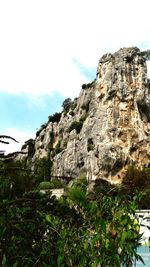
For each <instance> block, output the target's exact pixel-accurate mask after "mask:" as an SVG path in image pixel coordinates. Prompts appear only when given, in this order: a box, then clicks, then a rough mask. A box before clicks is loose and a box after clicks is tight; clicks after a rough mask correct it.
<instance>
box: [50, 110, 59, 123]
mask: <svg viewBox="0 0 150 267" xmlns="http://www.w3.org/2000/svg"><path fill="white" fill-rule="evenodd" d="M60 118H61V112H56V113H54V114H53V115H51V116H49V117H48V122H53V123H54V122H59V121H60Z"/></svg>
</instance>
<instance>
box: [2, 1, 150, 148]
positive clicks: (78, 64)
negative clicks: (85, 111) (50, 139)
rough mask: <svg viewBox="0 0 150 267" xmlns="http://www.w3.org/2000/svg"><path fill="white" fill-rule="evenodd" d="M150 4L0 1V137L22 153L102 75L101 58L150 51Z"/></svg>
mask: <svg viewBox="0 0 150 267" xmlns="http://www.w3.org/2000/svg"><path fill="white" fill-rule="evenodd" d="M149 6H150V2H149V0H13V1H12V0H5V1H4V0H0V127H1V132H0V134H8V135H11V136H12V137H14V138H16V139H17V140H18V141H19V143H18V144H17V145H16V144H15V143H13V142H11V144H10V145H8V146H7V147H6V145H5V146H2V145H1V144H0V150H1V149H5V150H6V151H9V152H12V151H13V150H19V149H20V146H21V145H22V144H23V143H24V141H25V140H28V139H29V138H34V136H35V133H36V130H37V129H38V128H40V125H41V124H43V123H45V122H46V121H47V118H48V116H49V115H52V114H54V113H55V112H58V111H61V105H62V102H63V101H64V99H66V98H68V97H70V98H72V99H73V98H74V97H77V96H78V95H79V92H80V90H81V86H82V84H83V83H86V82H90V81H92V80H93V79H94V78H95V77H96V69H97V65H98V61H99V59H100V57H101V56H102V55H103V54H104V53H109V52H112V53H113V52H115V51H117V50H118V49H120V48H121V47H129V46H138V47H139V48H140V49H141V50H146V49H150V20H149Z"/></svg>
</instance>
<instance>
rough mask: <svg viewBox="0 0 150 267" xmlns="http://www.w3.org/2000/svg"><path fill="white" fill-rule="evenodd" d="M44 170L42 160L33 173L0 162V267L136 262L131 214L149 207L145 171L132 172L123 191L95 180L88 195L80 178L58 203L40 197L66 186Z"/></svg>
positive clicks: (135, 229)
mask: <svg viewBox="0 0 150 267" xmlns="http://www.w3.org/2000/svg"><path fill="white" fill-rule="evenodd" d="M40 164H41V165H40ZM48 170H49V163H48V162H47V161H45V160H43V161H41V162H39V163H37V168H35V171H33V172H31V171H29V170H27V169H25V168H24V164H23V163H20V162H13V161H11V160H10V161H8V162H5V161H3V160H1V162H0V195H1V202H0V214H1V216H0V266H3V267H20V266H23V267H30V266H31V267H33V266H35V267H37V266H38V267H41V266H43V267H56V266H58V267H67V266H68V267H75V266H79V267H88V266H89V267H98V266H101V267H110V266H111V267H117V266H118V267H120V266H128V267H131V266H132V263H133V260H134V259H135V258H136V259H138V258H140V256H138V255H137V247H138V246H139V245H140V238H141V235H140V234H139V224H138V220H136V216H135V211H136V209H137V208H139V207H144V208H146V207H150V192H149V185H150V172H149V169H146V170H137V169H136V168H134V167H130V168H129V169H128V171H127V173H126V175H125V177H124V179H123V184H122V186H114V185H111V184H109V183H108V182H106V181H103V180H99V181H97V182H96V184H95V187H94V189H93V191H91V192H88V191H87V188H88V187H87V181H86V179H85V178H84V177H81V178H80V179H79V178H78V179H77V180H76V181H74V182H73V184H72V186H70V187H68V188H67V189H66V191H65V195H64V196H62V197H61V198H60V199H56V198H55V197H52V196H51V193H50V192H49V193H45V194H43V193H41V192H40V188H45V186H47V183H48V186H49V188H53V187H55V186H56V187H57V188H58V187H59V186H64V184H63V183H60V181H59V182H58V181H56V180H53V181H52V180H51V179H50V177H49V180H48V179H46V177H47V176H46V175H47V174H46V172H48ZM44 177H45V178H44ZM44 183H45V184H44ZM131 185H132V186H131ZM121 264H122V265H121Z"/></svg>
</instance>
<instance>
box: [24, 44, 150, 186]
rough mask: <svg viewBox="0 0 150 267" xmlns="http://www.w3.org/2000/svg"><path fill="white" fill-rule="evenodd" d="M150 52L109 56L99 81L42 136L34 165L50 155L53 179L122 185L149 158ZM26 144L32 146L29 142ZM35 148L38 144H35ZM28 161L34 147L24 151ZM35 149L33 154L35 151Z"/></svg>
mask: <svg viewBox="0 0 150 267" xmlns="http://www.w3.org/2000/svg"><path fill="white" fill-rule="evenodd" d="M149 58H150V51H145V52H141V51H140V50H139V49H138V48H136V47H131V48H122V49H120V50H119V51H118V52H116V53H114V54H106V55H104V56H103V57H102V58H101V59H100V61H99V64H98V68H97V76H96V79H95V80H94V82H92V83H91V84H88V85H83V86H82V88H83V89H82V90H81V93H80V95H79V97H78V99H75V100H74V101H73V102H72V103H69V108H68V109H67V110H64V111H63V112H62V114H61V116H60V118H59V121H58V119H57V120H56V121H54V120H52V121H53V122H52V121H50V120H49V122H48V123H47V124H46V125H45V126H44V127H43V129H41V131H39V133H38V134H37V137H36V139H35V144H34V149H33V150H32V152H33V153H32V157H31V162H34V161H35V159H36V158H42V157H45V156H47V155H48V154H49V155H50V157H51V160H52V161H53V168H52V169H53V175H56V176H71V177H77V176H79V175H80V174H81V173H85V174H86V176H87V179H88V180H89V181H91V180H95V179H98V178H103V179H107V180H109V181H111V182H119V181H120V180H121V177H122V174H123V172H124V171H125V169H126V168H127V165H129V164H136V166H148V164H149V158H150V81H149V79H148V78H147V65H146V61H147V60H149ZM26 144H27V143H26ZM32 146H33V143H32ZM24 149H25V150H24V151H25V152H26V155H25V156H21V157H26V158H27V160H28V153H27V151H28V150H29V145H28V144H27V145H26V146H25V147H24ZM30 150H31V149H30Z"/></svg>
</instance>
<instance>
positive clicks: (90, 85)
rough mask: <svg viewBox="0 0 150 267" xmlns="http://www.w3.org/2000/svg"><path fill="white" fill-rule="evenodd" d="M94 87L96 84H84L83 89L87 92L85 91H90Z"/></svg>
mask: <svg viewBox="0 0 150 267" xmlns="http://www.w3.org/2000/svg"><path fill="white" fill-rule="evenodd" d="M93 85H94V82H91V83H84V84H82V89H83V90H85V89H89V88H91V87H92V86H93Z"/></svg>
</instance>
